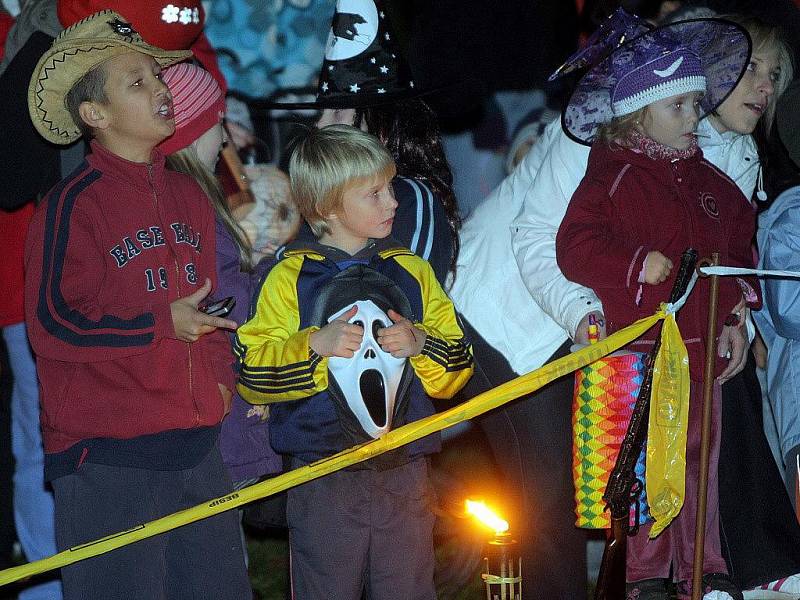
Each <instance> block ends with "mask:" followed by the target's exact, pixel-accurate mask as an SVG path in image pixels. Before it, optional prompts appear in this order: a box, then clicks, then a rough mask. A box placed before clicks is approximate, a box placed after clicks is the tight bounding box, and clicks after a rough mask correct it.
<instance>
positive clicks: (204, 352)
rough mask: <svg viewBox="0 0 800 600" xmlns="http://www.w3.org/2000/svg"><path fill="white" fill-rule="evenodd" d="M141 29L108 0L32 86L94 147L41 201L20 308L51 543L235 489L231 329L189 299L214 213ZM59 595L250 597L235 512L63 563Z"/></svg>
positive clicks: (43, 125) (173, 54)
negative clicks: (36, 391)
mask: <svg viewBox="0 0 800 600" xmlns="http://www.w3.org/2000/svg"><path fill="white" fill-rule="evenodd" d="M189 56H191V53H190V52H187V51H182V50H175V51H165V50H161V49H159V48H156V47H154V46H150V45H148V44H146V43H145V42H144V41H142V38H141V37H140V35H139V34H138V33H137V31H136V30H135V29H134V27H133V26H132V25H131V24H130V23H128V22H126V21H125V19H124V18H123V17H122V16H121V15H119V14H117V13H115V12H113V11H110V10H105V11H101V12H98V13H95V14H94V15H91V16H89V17H87V18H86V19H83V20H81V21H79V22H78V23H76V24H75V25H73V26H72V27H69V28H68V29H66V30H64V32H62V33H61V34H60V35H59V36H58V37H57V38H56V40H55V42H54V43H53V45H52V47H51V48H50V50H49V51H47V52H46V53H45V54H44V55H43V56H42V58H41V59H40V61H39V63H38V65H37V67H36V69H35V70H34V74H33V77H32V79H31V82H30V86H29V90H28V99H29V109H30V114H31V119H32V121H33V123H34V126H35V127H36V129H37V131H38V132H39V133H40V134H41V135H42V136H43V137H44V138H45V139H47V140H48V141H50V142H52V143H55V144H68V143H70V142H72V141H74V140H76V139H78V138H79V137H81V136H86V137H87V138H92V139H91V153H90V154H89V155H88V156H87V157H86V161H85V162H84V163H83V164H82V165H81V166H80V167H79V168H78V169H76V170H75V171H74V172H73V173H72V175H70V176H69V177H67V178H66V179H64V180H62V181H61V182H60V183H59V184H58V185H56V187H54V188H53V189H52V190H51V191H50V193H49V194H48V196H47V198H46V199H45V201H44V202H43V203H42V204H41V205H40V206H39V207H38V209H37V211H36V213H35V215H34V218H33V221H32V223H31V228H30V231H29V233H30V234H29V235H28V243H27V245H26V253H25V255H26V265H27V270H26V279H25V296H26V321H27V324H28V328H29V334H30V340H31V345H32V347H33V349H34V351H35V353H36V355H37V358H38V363H37V367H38V371H39V378H40V385H41V392H42V393H41V402H42V433H43V440H44V446H45V453H46V459H45V475H46V478H47V479H48V480H50V481H51V483H52V485H53V489H54V493H55V505H56V537H57V545H58V547H59V549H60V550H63V549H66V548H69V547H72V546H75V545H77V544H81V543H84V542H87V541H90V540H94V539H96V538H98V537H101V536H105V535H109V534H113V533H115V532H117V531H121V530H124V529H128V528H130V527H133V526H135V525H137V524H140V523H143V522H147V521H150V520H153V519H155V518H157V517H160V516H163V515H165V514H169V513H172V512H175V511H177V510H180V509H183V508H187V507H190V506H193V505H195V504H197V503H199V502H203V501H205V500H207V499H209V498H213V497H217V496H220V495H222V494H225V493H228V492H229V491H230V489H231V486H230V480H229V478H228V476H227V474H226V473H225V470H224V467H223V465H222V461H221V458H220V455H219V450H218V447H217V434H218V431H219V423H220V421H221V420H222V417H223V415H224V414H225V413H226V412H227V410H228V408H229V402H230V391H229V390H230V389H232V387H233V379H234V377H233V371H232V370H231V366H230V363H231V354H230V349H229V347H228V342H227V339H226V337H225V335H224V332H222V331H217V328H220V327H222V328H234V327H235V323H233V322H230V321H228V320H226V319H221V318H217V317H211V316H209V315H206V314H204V313H202V312H201V311H199V310H198V305H199V304H200V302H201V301H202V300H203V299H204V298H205V296H206V295H207V294H208V293H209V291H210V290H211V286H212V280H213V278H214V272H215V270H214V216H213V213H212V211H211V208H210V206H209V203H208V199H207V198H206V197H205V195H204V194H203V192H202V190H201V189H200V187H199V186H198V185H197V184H196V183H195V182H194V181H192V180H191V179H190V178H188V177H185V176H183V175H180V174H178V173H174V172H170V171H166V170H165V169H164V158H163V156H162V155H161V154H160V153H159V152H158V151H154V148H155V147H156V145H158V143H159V142H161V141H162V140H163V139H165V138H166V137H168V136H169V135H171V134H172V132H173V131H174V128H175V124H174V118H173V109H172V98H171V95H170V93H169V90H168V89H167V87H166V85H164V83H163V82H162V81H161V68H162V67H164V66H167V65H170V64H173V63H176V62H179V61H181V60H184V59H186V58H188V57H189ZM62 577H63V582H64V596H65V598H117V597H125V598H156V597H158V598H178V597H187V596H188V597H192V598H214V599H218V598H237V599H238V598H247V597H249V595H250V586H249V582H248V580H247V573H246V570H245V567H244V563H243V560H242V549H241V540H240V538H239V532H238V524H237V522H236V516H235V514H233V513H230V514H223V515H219V516H217V517H214V518H211V519H207V520H204V521H200V522H197V523H194V524H191V525H189V526H187V527H182V528H180V529H177V530H174V531H172V532H169V533H166V534H163V535H160V536H156V537H153V538H150V539H148V540H144V541H141V542H137V543H136V544H133V545H131V546H127V547H125V548H122V549H120V550H118V551H114V552H111V553H108V554H104V555H101V556H98V557H96V558H93V559H89V560H86V561H83V562H79V563H76V564H74V565H71V566H69V567H66V568H64V569H63V570H62Z"/></svg>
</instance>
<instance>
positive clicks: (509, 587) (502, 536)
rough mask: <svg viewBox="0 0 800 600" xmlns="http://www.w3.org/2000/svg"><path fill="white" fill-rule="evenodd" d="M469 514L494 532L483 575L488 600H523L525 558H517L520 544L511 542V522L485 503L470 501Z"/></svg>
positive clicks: (489, 544) (512, 540)
mask: <svg viewBox="0 0 800 600" xmlns="http://www.w3.org/2000/svg"><path fill="white" fill-rule="evenodd" d="M467 514H470V515H473V516H474V517H475V518H476V519H477V520H478V521H479V522H480V523H481V524H482V525H484V526H485V527H487V528H489V529H491V530H492V531H494V537H492V538H491V539H490V540H489V543H488V544H487V546H486V556H485V557H484V559H483V561H484V572H483V573H482V574H481V578H483V581H484V582H485V583H486V600H522V558H521V557H517V556H515V555H516V554H517V552H516V546H517V542H516V540H514V539H512V538H511V533H509V531H508V521H506V520H504V519H502V518H501V517H500V516H499V515H498V514H497V513H495V512H494V511H493V510H492V509H490V508H489V507H488V506H486V504H485V503H483V502H475V501H472V500H467ZM515 567H516V569H515ZM515 573H516V574H515Z"/></svg>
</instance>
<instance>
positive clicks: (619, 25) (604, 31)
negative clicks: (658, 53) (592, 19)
mask: <svg viewBox="0 0 800 600" xmlns="http://www.w3.org/2000/svg"><path fill="white" fill-rule="evenodd" d="M650 29H652V25H650V24H649V23H648V22H647V21H645V20H644V19H642V18H640V17H638V16H636V15H632V14H630V13H629V12H627V11H625V9H623V8H618V9H617V10H615V11H614V12H613V13H611V14H610V15H609V16H608V18H607V19H605V20H604V21H603V22H602V23H601V24H600V27H598V28H597V30H596V31H595V32H594V33H593V34H592V35H590V36H589V39H587V40H586V44H584V46H583V48H581V49H580V50H578V51H577V52H576V53H575V54H573V55H572V56H570V57H569V58H568V59H567V60H566V62H564V64H563V65H561V66H560V67H558V69H556V70H555V71H554V72H553V74H552V75H550V78H549V79H548V81H553V80H554V79H558V78H559V77H563V76H565V75H568V74H569V73H572V72H573V71H578V70H580V69H583V68H585V67H592V66H594V65H596V64H597V63H599V62H600V61H601V60H603V59H604V58H605V57H606V56H608V55H609V54H610V53H611V52H613V51H614V50H615V49H616V48H619V47H620V46H621V45H622V44H624V43H625V42H627V41H629V40H632V39H633V38H636V37H639V36H640V35H642V34H643V33H645V32H647V31H649V30H650Z"/></svg>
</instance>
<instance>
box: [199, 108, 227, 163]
mask: <svg viewBox="0 0 800 600" xmlns="http://www.w3.org/2000/svg"><path fill="white" fill-rule="evenodd" d="M227 141H228V138H227V135H226V134H225V128H224V127H223V126H222V117H220V120H219V123H217V124H216V125H214V126H213V127H212V128H211V129H209V130H208V131H206V132H205V133H204V134H203V135H201V136H200V137H199V138H197V139H196V140H195V141H194V142H193V143H192V146H194V149H195V152H197V158H199V159H200V162H202V163H203V165H204V166H205V167H206V168H207V169H208V170H209V171H211V172H212V173H213V172H214V169H215V168H216V166H217V160H218V159H219V152H220V150H222V145H223V144H224V143H225V142H227Z"/></svg>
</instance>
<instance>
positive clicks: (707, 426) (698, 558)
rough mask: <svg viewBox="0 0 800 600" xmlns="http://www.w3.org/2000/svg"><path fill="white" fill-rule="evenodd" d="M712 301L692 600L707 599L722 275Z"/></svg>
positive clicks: (714, 280)
mask: <svg viewBox="0 0 800 600" xmlns="http://www.w3.org/2000/svg"><path fill="white" fill-rule="evenodd" d="M701 263H702V264H701V266H716V265H718V264H719V253H718V252H714V253H712V254H711V260H710V261H709V260H708V259H706V260H705V261H701ZM710 284H711V289H710V294H709V301H708V334H707V336H706V343H707V346H706V364H705V370H704V372H703V423H702V429H701V431H700V470H699V473H698V482H697V516H696V518H695V531H694V562H693V564H692V600H700V599H701V598H702V597H703V554H704V551H705V541H706V535H705V532H706V506H707V504H708V494H707V492H708V463H709V456H710V454H711V408H712V405H713V399H714V366H715V364H716V360H717V298H718V296H719V276H717V275H711V276H710Z"/></svg>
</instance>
